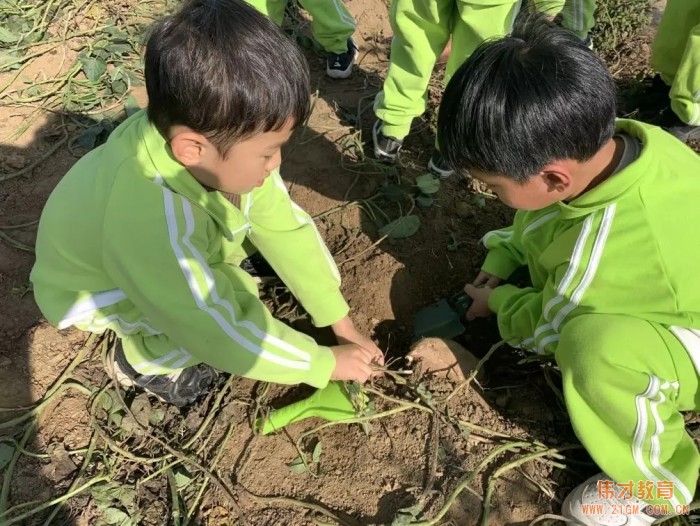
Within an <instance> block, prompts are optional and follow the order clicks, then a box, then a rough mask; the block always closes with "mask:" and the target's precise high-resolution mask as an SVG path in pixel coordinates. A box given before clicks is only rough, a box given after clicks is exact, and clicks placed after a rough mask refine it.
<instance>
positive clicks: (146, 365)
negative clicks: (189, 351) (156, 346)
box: [131, 349, 184, 374]
mask: <svg viewBox="0 0 700 526" xmlns="http://www.w3.org/2000/svg"><path fill="white" fill-rule="evenodd" d="M183 352H184V351H183V350H182V349H175V350H174V351H170V352H169V353H168V354H166V355H165V356H161V357H160V358H158V359H157V360H143V361H141V362H139V363H137V364H131V367H133V368H134V369H136V372H137V373H139V374H151V373H150V369H153V368H157V367H167V366H166V365H165V364H166V363H168V362H171V361H173V360H179V358H180V356H181V355H182V353H183ZM167 368H168V369H170V368H171V367H167ZM142 370H143V372H142Z"/></svg>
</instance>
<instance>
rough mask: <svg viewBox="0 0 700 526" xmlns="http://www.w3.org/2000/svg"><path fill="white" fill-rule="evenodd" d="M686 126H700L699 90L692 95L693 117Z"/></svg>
mask: <svg viewBox="0 0 700 526" xmlns="http://www.w3.org/2000/svg"><path fill="white" fill-rule="evenodd" d="M688 124H690V125H691V126H698V125H700V89H699V90H698V91H696V92H695V95H693V116H692V117H691V118H690V122H689V123H688Z"/></svg>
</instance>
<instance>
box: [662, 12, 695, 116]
mask: <svg viewBox="0 0 700 526" xmlns="http://www.w3.org/2000/svg"><path fill="white" fill-rule="evenodd" d="M651 65H652V67H653V68H654V69H655V70H656V71H658V72H659V73H660V74H661V77H662V78H663V79H664V81H665V82H666V83H667V84H668V85H670V86H671V93H670V96H671V108H672V109H673V111H674V113H675V114H676V115H678V117H679V118H680V119H681V120H682V121H683V122H685V123H686V124H691V125H694V126H700V2H699V1H698V0H668V3H667V4H666V9H665V10H664V14H663V17H662V18H661V22H660V23H659V29H658V31H657V33H656V37H655V38H654V44H653V46H652V56H651Z"/></svg>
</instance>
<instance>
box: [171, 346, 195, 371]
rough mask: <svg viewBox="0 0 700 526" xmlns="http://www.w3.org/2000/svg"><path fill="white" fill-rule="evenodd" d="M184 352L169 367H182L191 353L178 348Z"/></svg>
mask: <svg viewBox="0 0 700 526" xmlns="http://www.w3.org/2000/svg"><path fill="white" fill-rule="evenodd" d="M180 350H181V351H182V352H183V353H184V354H183V355H182V359H180V360H178V361H177V362H175V363H174V364H172V365H171V366H170V368H171V369H181V368H182V367H184V366H185V364H186V363H187V362H189V361H190V360H191V359H192V355H191V354H190V353H188V352H187V351H185V350H184V349H180Z"/></svg>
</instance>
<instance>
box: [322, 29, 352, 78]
mask: <svg viewBox="0 0 700 526" xmlns="http://www.w3.org/2000/svg"><path fill="white" fill-rule="evenodd" d="M356 58H357V44H355V41H354V40H353V39H352V38H348V49H347V51H345V52H343V53H328V57H326V75H328V76H329V77H330V78H332V79H346V78H348V77H349V76H350V75H352V66H353V64H355V59H356Z"/></svg>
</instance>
